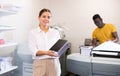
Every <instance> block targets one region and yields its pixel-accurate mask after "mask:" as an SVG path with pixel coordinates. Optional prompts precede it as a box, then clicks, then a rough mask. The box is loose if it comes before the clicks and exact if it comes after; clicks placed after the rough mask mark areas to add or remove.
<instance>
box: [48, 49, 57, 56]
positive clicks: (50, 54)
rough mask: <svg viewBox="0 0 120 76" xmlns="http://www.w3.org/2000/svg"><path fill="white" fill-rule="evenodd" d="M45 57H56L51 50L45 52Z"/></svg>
mask: <svg viewBox="0 0 120 76" xmlns="http://www.w3.org/2000/svg"><path fill="white" fill-rule="evenodd" d="M46 55H49V56H57V55H56V53H55V51H52V50H49V51H46Z"/></svg>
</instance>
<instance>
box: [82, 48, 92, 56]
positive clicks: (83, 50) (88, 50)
mask: <svg viewBox="0 0 120 76" xmlns="http://www.w3.org/2000/svg"><path fill="white" fill-rule="evenodd" d="M91 49H92V46H82V47H80V51H81V55H85V56H90V53H91Z"/></svg>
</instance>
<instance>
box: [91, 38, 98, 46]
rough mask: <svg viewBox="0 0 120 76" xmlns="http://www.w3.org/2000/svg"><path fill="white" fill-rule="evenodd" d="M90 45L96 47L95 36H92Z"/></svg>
mask: <svg viewBox="0 0 120 76" xmlns="http://www.w3.org/2000/svg"><path fill="white" fill-rule="evenodd" d="M92 46H93V47H96V46H97V39H96V38H93V39H92Z"/></svg>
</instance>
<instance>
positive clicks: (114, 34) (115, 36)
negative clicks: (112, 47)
mask: <svg viewBox="0 0 120 76" xmlns="http://www.w3.org/2000/svg"><path fill="white" fill-rule="evenodd" d="M112 35H113V37H114V40H113V42H118V41H119V37H118V34H117V32H113V33H112Z"/></svg>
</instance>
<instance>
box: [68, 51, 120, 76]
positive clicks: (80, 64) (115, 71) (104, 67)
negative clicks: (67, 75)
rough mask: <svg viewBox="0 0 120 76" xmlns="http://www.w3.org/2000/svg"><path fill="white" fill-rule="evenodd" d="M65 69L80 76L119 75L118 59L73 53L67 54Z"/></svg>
mask: <svg viewBox="0 0 120 76" xmlns="http://www.w3.org/2000/svg"><path fill="white" fill-rule="evenodd" d="M67 71H69V72H72V73H74V74H78V75H80V76H120V59H118V58H105V57H92V56H83V55H80V53H73V54H70V55H68V56H67Z"/></svg>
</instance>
